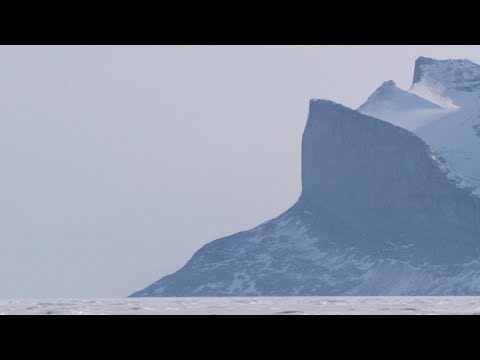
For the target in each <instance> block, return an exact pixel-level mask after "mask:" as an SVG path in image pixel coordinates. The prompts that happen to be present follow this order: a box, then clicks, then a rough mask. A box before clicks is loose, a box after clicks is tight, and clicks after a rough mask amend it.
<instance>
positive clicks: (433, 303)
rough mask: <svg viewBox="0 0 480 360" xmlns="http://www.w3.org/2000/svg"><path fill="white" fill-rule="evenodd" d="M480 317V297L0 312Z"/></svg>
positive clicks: (46, 303)
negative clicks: (453, 315) (460, 315)
mask: <svg viewBox="0 0 480 360" xmlns="http://www.w3.org/2000/svg"><path fill="white" fill-rule="evenodd" d="M15 314H17V315H21V314H27V315H117V314H118V315H157V314H158V315H160V314H164V315H194V314H197V315H227V314H238V315H242V314H253V315H309V314H311V315H314V314H324V315H348V314H351V315H360V314H376V315H381V314H407V315H415V314H418V315H420V314H427V315H434V314H473V315H480V297H472V296H456V297H454V296H448V297H441V296H437V297H433V296H431V297H424V296H417V297H415V296H411V297H407V296H405V297H403V296H398V297H383V296H378V297H360V296H359V297H357V296H351V297H197V298H179V297H178V298H116V299H51V300H48V299H4V300H0V315H15Z"/></svg>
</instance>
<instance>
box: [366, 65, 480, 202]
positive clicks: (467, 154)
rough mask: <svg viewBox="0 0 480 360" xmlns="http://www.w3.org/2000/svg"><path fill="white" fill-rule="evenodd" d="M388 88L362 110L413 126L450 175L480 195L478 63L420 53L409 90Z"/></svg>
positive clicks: (395, 122)
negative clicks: (438, 57) (438, 58)
mask: <svg viewBox="0 0 480 360" xmlns="http://www.w3.org/2000/svg"><path fill="white" fill-rule="evenodd" d="M385 88H386V87H385V84H384V85H382V86H380V87H379V88H378V89H377V90H375V91H374V92H373V94H372V95H371V96H370V97H369V98H368V99H367V101H366V102H365V103H364V104H363V105H362V106H360V107H359V108H358V111H360V112H361V113H363V114H365V115H369V116H373V117H376V118H379V119H382V120H385V121H388V122H390V123H392V124H394V125H397V126H400V127H403V128H405V129H407V130H410V131H412V132H413V133H414V134H416V135H417V136H419V137H420V138H421V139H422V140H424V141H425V142H426V143H427V144H428V145H429V146H431V147H432V148H434V149H435V151H436V152H437V154H438V155H439V156H441V157H442V158H443V159H444V160H445V163H444V166H445V168H446V170H447V171H448V176H449V177H450V178H451V179H454V180H455V181H456V183H457V184H458V185H459V186H461V187H463V188H468V189H471V191H472V192H473V193H475V194H477V195H480V166H479V164H480V136H479V133H480V131H479V129H480V65H477V64H475V63H473V62H471V61H469V60H435V59H430V58H426V57H419V58H418V59H417V60H416V61H415V69H414V76H413V83H412V85H411V87H410V89H409V90H408V91H407V90H402V89H399V88H398V87H395V88H393V86H392V85H389V86H388V87H387V90H386V89H385ZM432 104H435V105H436V108H435V107H432Z"/></svg>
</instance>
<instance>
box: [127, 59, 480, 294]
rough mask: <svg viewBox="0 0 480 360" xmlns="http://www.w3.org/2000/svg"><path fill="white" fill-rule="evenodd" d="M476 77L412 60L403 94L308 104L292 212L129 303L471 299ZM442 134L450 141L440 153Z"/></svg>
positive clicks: (479, 267)
mask: <svg viewBox="0 0 480 360" xmlns="http://www.w3.org/2000/svg"><path fill="white" fill-rule="evenodd" d="M479 69H480V67H479V66H478V65H476V64H473V63H471V62H468V61H465V60H450V61H438V60H433V59H427V58H419V59H418V60H417V62H416V68H415V72H414V84H413V85H412V88H411V89H410V91H404V90H401V89H399V88H398V87H396V85H395V83H393V82H391V81H389V82H386V83H384V84H383V85H382V86H381V87H380V88H379V89H378V90H376V92H375V93H374V94H372V96H370V97H369V99H368V100H367V102H366V103H365V104H364V105H362V106H361V107H360V108H359V111H356V110H352V109H349V108H346V107H344V106H342V105H340V104H336V103H334V102H331V101H327V100H311V101H310V109H309V115H308V119H307V124H306V127H305V131H304V134H303V140H302V193H301V195H300V197H299V199H298V201H297V202H296V203H295V204H294V205H293V206H292V207H291V208H290V209H288V210H287V211H286V212H284V213H283V214H282V215H280V216H278V217H277V218H275V219H273V220H270V221H267V222H265V223H263V224H261V225H259V226H257V227H255V228H253V229H251V230H248V231H243V232H240V233H237V234H234V235H231V236H227V237H225V238H221V239H218V240H215V241H213V242H211V243H209V244H207V245H205V246H203V247H202V248H201V249H200V250H198V251H197V252H196V253H195V254H194V255H193V257H192V258H191V259H190V260H189V261H188V262H187V264H186V265H185V266H184V267H183V268H181V269H180V270H179V271H177V272H176V273H174V274H172V275H168V276H165V277H163V278H162V279H160V280H159V281H157V282H156V283H154V284H152V285H150V286H149V287H147V288H145V289H143V290H140V291H138V292H136V293H135V294H133V295H132V296H257V295H258V296H288V295H478V294H480V261H479V260H480V198H479V197H478V195H477V192H476V191H478V188H477V187H476V183H475V181H474V180H475V179H471V178H469V177H468V176H466V175H465V174H468V175H471V174H475V171H476V170H471V169H470V167H471V166H472V164H473V163H475V161H476V164H478V165H479V166H478V168H480V150H479V151H478V152H476V151H477V149H480V148H478V147H477V145H472V144H474V139H476V141H477V142H478V144H480V139H479V138H478V137H477V134H476V130H475V129H476V128H475V126H476V125H477V123H478V124H480V120H479V119H480V118H479V117H478V114H480V111H479V109H480V106H479V104H478V99H479V97H478V96H479V94H480V76H478V75H479V74H480V71H479ZM422 94H423V96H422ZM362 112H363V113H362ZM366 114H368V115H366ZM373 116H375V117H373ZM463 116H466V117H468V119H466V118H464V121H463V122H461V121H460V120H458V119H459V118H461V117H463ZM407 117H409V118H407ZM380 118H383V119H380ZM445 121H446V122H447V123H448V124H447V125H443V124H444V122H445ZM466 122H467V123H468V124H467V125H468V126H466V125H465V123H466ZM470 122H471V124H470ZM460 124H463V125H462V126H463V127H464V128H463V127H462V130H458V128H459V127H461V125H460ZM397 125H398V126H397ZM470 125H472V126H470ZM400 126H403V128H402V127H400ZM444 127H445V128H448V129H449V130H450V131H457V132H461V134H462V135H461V136H459V137H456V138H455V139H454V140H452V139H448V140H445V141H446V143H445V144H446V146H445V147H442V142H441V141H442V138H443V139H445V138H447V137H448V136H447V135H445V136H443V137H442V136H440V135H439V134H438V132H439V131H440V130H441V129H443V128H444ZM432 129H433V130H432ZM439 129H440V130H439ZM465 129H468V131H469V132H470V133H471V136H470V133H468V132H467V130H465ZM461 139H468V141H469V145H468V146H464V147H463V148H462V149H463V150H464V151H466V152H468V151H469V153H468V156H466V155H465V153H462V154H461V156H457V157H455V156H454V155H452V152H451V151H449V149H451V147H449V146H453V145H452V144H454V142H455V141H460V140H461ZM433 145H435V146H433ZM444 155H446V156H444ZM465 158H468V159H474V161H470V160H469V161H464V160H463V159H465Z"/></svg>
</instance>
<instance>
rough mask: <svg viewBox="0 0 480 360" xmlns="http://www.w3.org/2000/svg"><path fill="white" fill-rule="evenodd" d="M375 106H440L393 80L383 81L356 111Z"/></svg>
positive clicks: (426, 107) (367, 110) (434, 107)
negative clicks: (404, 88) (402, 87)
mask: <svg viewBox="0 0 480 360" xmlns="http://www.w3.org/2000/svg"><path fill="white" fill-rule="evenodd" d="M377 106H382V107H383V108H385V107H387V108H392V107H402V108H403V109H408V108H415V109H439V108H440V106H439V105H437V104H434V103H432V102H431V101H428V100H427V99H424V98H422V97H419V96H418V95H416V94H413V93H410V92H408V91H405V90H403V89H400V88H399V87H398V86H397V85H396V84H395V82H394V81H393V80H388V81H385V82H383V84H382V85H380V87H378V88H377V89H376V90H375V91H374V92H373V93H372V95H370V96H369V97H368V99H367V101H366V102H365V103H364V104H362V105H361V106H360V107H359V108H358V111H360V112H369V110H370V109H372V108H375V107H377Z"/></svg>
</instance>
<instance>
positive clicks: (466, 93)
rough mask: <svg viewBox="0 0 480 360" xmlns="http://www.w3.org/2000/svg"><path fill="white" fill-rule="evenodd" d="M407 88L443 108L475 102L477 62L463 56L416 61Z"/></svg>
mask: <svg viewBox="0 0 480 360" xmlns="http://www.w3.org/2000/svg"><path fill="white" fill-rule="evenodd" d="M410 90H411V91H412V92H413V93H415V94H417V95H419V96H422V97H424V98H426V99H428V100H430V101H432V102H435V103H437V104H439V105H441V106H443V107H458V106H460V107H464V106H469V105H471V104H472V102H475V103H478V94H480V65H478V64H475V63H473V62H471V61H470V60H466V59H449V60H436V59H431V58H426V57H419V58H418V59H417V60H416V61H415V70H414V74H413V83H412V86H411V88H410Z"/></svg>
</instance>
